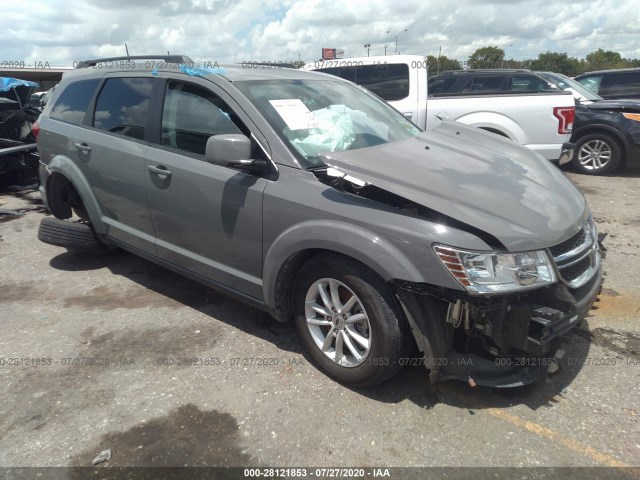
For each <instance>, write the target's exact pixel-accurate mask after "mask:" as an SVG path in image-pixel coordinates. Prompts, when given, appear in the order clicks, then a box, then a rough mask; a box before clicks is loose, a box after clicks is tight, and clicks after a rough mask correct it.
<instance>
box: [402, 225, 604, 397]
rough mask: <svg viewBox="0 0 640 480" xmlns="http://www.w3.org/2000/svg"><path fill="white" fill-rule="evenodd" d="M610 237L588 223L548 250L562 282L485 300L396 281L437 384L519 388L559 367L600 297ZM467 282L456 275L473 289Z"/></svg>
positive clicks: (468, 294)
mask: <svg viewBox="0 0 640 480" xmlns="http://www.w3.org/2000/svg"><path fill="white" fill-rule="evenodd" d="M602 238H603V237H600V236H598V234H597V232H596V229H595V227H594V226H593V225H592V224H591V223H588V224H587V225H586V226H585V227H584V228H582V229H581V230H580V231H579V232H578V233H577V234H575V235H574V236H572V237H571V238H569V239H568V240H566V241H564V242H562V243H560V244H558V245H556V246H553V247H551V248H549V249H547V252H548V254H549V255H550V256H551V258H552V259H553V261H552V268H553V273H554V278H555V279H556V280H555V281H554V282H553V283H551V284H549V285H546V286H543V287H540V288H535V289H530V290H525V291H522V292H517V291H516V292H511V293H505V294H500V293H495V294H490V295H479V294H477V293H475V294H474V292H473V290H469V289H468V288H467V291H466V292H461V291H458V290H451V289H444V288H440V287H435V286H432V285H428V284H416V283H411V282H405V281H396V282H394V283H395V288H396V292H397V297H398V300H399V302H400V304H401V306H402V308H403V310H404V313H405V316H406V317H407V319H408V321H409V324H410V325H411V328H412V331H413V334H414V337H415V339H416V343H417V345H418V348H419V349H420V351H421V352H422V353H423V354H424V363H425V366H426V367H427V369H428V370H429V371H430V378H431V381H432V382H435V381H438V380H450V379H457V380H463V381H466V382H468V383H469V384H470V385H471V386H475V385H483V386H489V387H517V386H521V385H525V384H528V383H531V382H533V381H535V380H538V379H540V378H541V377H543V376H544V375H545V374H546V373H547V372H553V371H555V370H557V366H558V363H559V360H560V359H559V358H558V357H556V351H557V350H558V348H559V346H560V343H561V338H562V336H563V334H565V333H567V332H568V331H570V330H571V329H573V328H574V327H576V326H577V325H578V324H579V323H580V322H581V321H582V320H583V318H584V316H585V315H586V313H587V312H588V311H589V309H590V308H591V305H592V304H593V302H594V301H595V300H596V297H597V295H598V293H599V292H600V289H601V285H602V267H601V264H600V260H601V257H602V252H603V251H604V248H603V247H602V244H601V240H602ZM448 253H450V252H448ZM447 260H451V259H447ZM451 261H452V262H453V260H451ZM453 263H455V262H453ZM462 270H463V268H462V267H460V269H455V268H454V270H453V271H454V272H455V271H462ZM462 277H463V275H462V274H459V275H457V277H456V278H457V279H458V280H460V283H461V284H462V285H465V283H466V281H465V280H464V278H462ZM465 286H467V287H468V285H465ZM445 319H446V321H445Z"/></svg>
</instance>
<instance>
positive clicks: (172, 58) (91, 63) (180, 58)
mask: <svg viewBox="0 0 640 480" xmlns="http://www.w3.org/2000/svg"><path fill="white" fill-rule="evenodd" d="M123 60H129V61H131V60H162V61H163V62H165V63H186V64H190V65H193V60H191V59H190V58H189V57H187V56H186V55H135V56H131V57H108V58H95V59H93V60H83V61H81V62H78V64H77V65H76V68H87V67H95V66H96V65H97V64H98V63H104V62H117V61H123Z"/></svg>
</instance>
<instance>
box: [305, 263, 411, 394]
mask: <svg viewBox="0 0 640 480" xmlns="http://www.w3.org/2000/svg"><path fill="white" fill-rule="evenodd" d="M293 295H294V301H293V304H294V308H295V322H296V326H297V329H298V332H299V334H300V336H301V338H302V341H303V342H304V344H305V346H306V348H307V350H308V351H309V353H310V354H311V356H312V357H313V359H314V360H315V362H316V363H317V364H318V365H319V366H320V367H321V368H322V370H324V371H325V372H326V373H327V374H328V375H329V376H331V377H333V378H335V379H336V380H338V381H340V382H343V383H346V384H351V385H354V386H358V387H372V386H375V385H378V384H379V383H382V382H384V381H385V380H387V379H388V378H390V377H391V376H392V375H393V374H395V373H396V372H397V371H398V370H399V369H400V365H401V363H402V362H401V361H400V358H401V357H402V356H403V355H406V354H407V352H408V350H409V347H410V345H411V344H410V333H409V332H408V331H407V330H408V329H407V328H405V323H404V321H403V318H402V317H401V316H400V314H398V313H397V312H396V306H395V303H394V300H393V296H392V295H391V293H390V292H389V289H388V288H387V286H386V284H385V283H384V281H383V280H382V279H381V278H380V277H379V276H378V275H376V274H375V273H374V272H372V271H371V270H370V269H368V268H367V267H365V266H363V265H361V264H359V263H358V262H355V261H354V260H351V259H350V258H346V257H341V256H337V255H336V256H333V255H327V256H320V257H316V258H313V259H312V260H310V261H309V262H307V263H306V264H305V265H304V266H303V267H302V269H301V270H300V272H299V274H298V276H297V279H296V284H295V288H294V292H293Z"/></svg>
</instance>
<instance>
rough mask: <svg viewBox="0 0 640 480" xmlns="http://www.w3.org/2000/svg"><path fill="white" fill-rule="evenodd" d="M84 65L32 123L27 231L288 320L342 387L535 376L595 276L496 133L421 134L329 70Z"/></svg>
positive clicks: (580, 240) (553, 202) (570, 205)
mask: <svg viewBox="0 0 640 480" xmlns="http://www.w3.org/2000/svg"><path fill="white" fill-rule="evenodd" d="M79 67H80V68H78V69H77V70H75V71H73V72H70V73H67V74H65V76H64V78H63V80H62V82H61V83H60V84H59V86H58V87H57V88H56V90H55V92H54V93H53V96H52V98H51V100H50V101H49V103H48V104H47V106H46V108H45V110H44V112H43V114H42V116H41V117H40V119H39V139H38V149H39V152H40V159H41V165H40V179H41V193H42V198H43V199H44V201H45V202H46V205H47V206H48V208H49V210H50V211H51V212H52V213H53V215H54V216H55V217H56V218H51V217H48V218H45V219H43V220H42V223H41V225H40V230H39V238H40V239H41V240H43V241H45V242H48V243H52V244H55V245H60V246H63V247H67V248H69V249H83V248H87V249H96V248H103V249H107V248H113V247H121V248H123V249H125V250H128V251H130V252H133V253H135V254H137V255H140V256H142V257H144V258H147V259H149V260H151V261H153V262H156V263H158V264H161V265H164V266H166V267H168V268H170V269H172V270H174V271H177V272H180V273H182V274H184V275H186V276H188V277H190V278H193V279H195V280H197V281H199V282H202V283H204V284H206V285H209V286H211V287H212V288H215V289H217V290H219V291H222V292H224V293H226V294H229V295H232V296H234V297H236V298H238V299H240V300H242V301H244V302H248V303H249V304H251V305H254V306H255V307H257V308H261V309H264V310H266V311H268V312H269V313H270V314H271V315H272V316H273V317H274V318H275V319H277V320H279V321H281V322H294V323H295V324H296V326H297V329H298V331H299V334H300V337H301V339H302V342H303V343H304V345H305V346H306V348H307V350H308V352H309V354H310V355H311V357H313V359H314V360H315V362H316V363H317V364H318V365H319V367H320V368H321V369H322V370H323V371H324V372H326V373H327V374H328V375H330V376H332V377H333V378H335V379H337V380H338V381H341V382H344V383H346V384H351V385H354V386H360V387H368V386H373V385H377V384H379V383H380V382H383V381H384V380H386V379H388V378H389V377H391V376H392V375H393V374H394V373H395V372H397V371H398V370H399V369H400V368H401V367H402V366H403V365H406V364H410V363H414V364H415V363H420V364H423V365H425V366H426V367H427V369H428V370H429V372H430V379H431V380H432V381H436V380H444V379H461V380H464V381H469V382H470V383H471V384H480V385H488V386H517V385H523V384H525V383H529V382H532V381H534V380H536V379H537V378H540V377H541V376H542V375H544V374H545V373H546V371H547V369H548V367H549V366H552V364H554V363H555V362H556V361H557V358H556V357H555V356H554V352H555V351H556V349H557V348H558V346H559V341H560V337H561V335H562V334H564V333H565V332H567V331H569V330H570V329H572V328H574V327H576V326H577V325H578V324H579V323H580V322H581V320H582V318H583V317H584V315H585V313H586V312H587V310H588V309H589V308H590V306H591V304H592V302H593V301H594V300H595V298H596V296H597V294H598V292H599V290H600V288H601V281H602V269H601V265H600V258H601V255H600V248H599V239H598V234H597V233H596V227H595V225H594V224H593V222H592V220H591V215H590V212H589V208H588V206H587V204H586V202H585V199H584V197H583V196H582V194H581V193H580V192H579V191H578V190H577V189H576V188H575V187H574V186H573V185H572V184H571V183H570V182H569V181H568V180H567V179H566V178H565V177H564V176H563V175H562V173H560V172H559V171H558V170H557V168H556V167H554V166H553V165H551V164H549V163H548V162H542V161H540V158H539V157H538V156H537V155H536V154H535V153H533V152H532V151H531V150H529V149H527V148H523V147H521V146H519V145H516V144H515V143H513V142H511V141H509V140H507V139H503V138H501V137H498V136H496V135H492V134H490V133H487V132H483V131H481V130H479V129H475V128H470V127H465V126H464V125H461V124H458V123H455V122H446V121H445V122H443V123H442V125H441V126H439V127H438V128H436V129H434V130H432V131H429V132H422V131H421V130H420V129H419V128H418V127H416V126H415V125H414V124H412V123H411V122H409V121H408V120H407V119H405V118H404V117H403V116H402V115H401V114H400V113H398V112H397V111H396V110H394V109H392V108H390V107H389V106H388V105H387V104H386V103H385V102H383V101H381V100H380V99H379V98H377V97H376V96H375V95H373V94H371V93H369V92H367V91H366V90H365V89H363V88H361V87H359V86H357V85H354V84H352V83H351V82H348V81H345V80H342V79H340V78H337V77H334V76H330V75H324V74H319V73H311V72H304V71H297V70H290V69H280V68H271V67H269V66H258V67H259V68H241V66H224V67H219V66H215V68H199V67H194V66H193V65H192V64H191V62H190V61H189V59H188V58H186V57H159V58H157V57H145V58H137V57H136V58H134V57H127V58H116V59H100V60H93V61H86V62H82V63H81V64H80V65H79ZM74 213H75V215H74ZM77 217H79V220H78V219H77ZM73 219H76V220H73ZM418 351H419V352H420V354H418V353H417V352H418Z"/></svg>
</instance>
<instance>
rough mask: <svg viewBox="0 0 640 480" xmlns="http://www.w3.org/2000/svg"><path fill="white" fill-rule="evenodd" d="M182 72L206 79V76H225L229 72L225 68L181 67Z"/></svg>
mask: <svg viewBox="0 0 640 480" xmlns="http://www.w3.org/2000/svg"><path fill="white" fill-rule="evenodd" d="M180 71H181V72H182V73H186V74H187V75H193V76H195V77H204V76H206V75H215V74H217V75H224V74H225V73H226V72H227V71H226V70H225V69H224V68H202V67H187V66H186V65H180Z"/></svg>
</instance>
